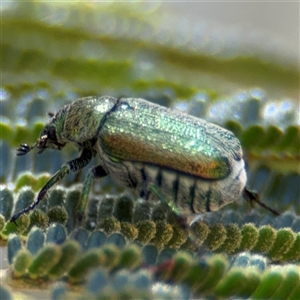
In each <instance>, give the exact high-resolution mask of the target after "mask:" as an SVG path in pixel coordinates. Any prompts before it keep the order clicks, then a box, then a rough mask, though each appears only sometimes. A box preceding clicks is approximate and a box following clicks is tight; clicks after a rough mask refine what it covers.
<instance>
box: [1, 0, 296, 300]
mask: <svg viewBox="0 0 300 300" xmlns="http://www.w3.org/2000/svg"><path fill="white" fill-rule="evenodd" d="M169 20H170V22H171V19H169ZM1 22H2V23H1V26H2V35H1V73H2V75H1V102H0V104H1V124H0V126H1V127H0V134H1V136H0V138H1V172H0V180H1V182H2V183H3V185H2V186H1V193H2V194H1V195H2V198H1V199H0V201H2V203H1V205H0V206H1V210H2V214H3V211H4V209H3V207H5V205H7V203H9V201H8V200H7V199H8V198H9V197H11V199H12V202H15V201H16V199H17V197H20V194H21V193H19V192H20V191H24V190H22V188H24V186H30V187H31V191H32V190H33V191H35V192H36V191H38V190H39V189H40V187H41V186H42V185H43V184H44V182H45V180H47V178H48V175H47V174H44V173H43V175H40V176H39V175H37V174H38V173H40V172H49V173H50V174H53V173H54V172H55V171H56V170H57V169H58V168H59V167H60V165H61V164H62V163H63V162H64V161H66V160H67V159H70V157H73V156H74V155H75V152H74V151H73V150H72V149H69V151H66V153H64V154H62V155H61V154H59V153H54V154H53V153H50V154H49V153H48V154H46V153H45V154H43V155H42V156H41V157H37V156H36V155H35V154H30V155H28V157H27V156H26V157H22V158H19V159H16V157H15V150H14V149H15V148H16V147H17V146H18V145H19V144H20V143H28V144H31V143H33V142H35V140H36V138H37V137H38V135H39V132H40V130H41V129H42V127H43V124H44V123H45V122H46V117H45V115H46V113H47V112H48V111H53V112H56V111H57V110H59V109H60V108H61V107H62V106H63V105H64V104H66V103H68V102H70V101H71V100H74V99H76V98H78V97H81V96H87V95H105V94H107V95H111V96H116V97H120V96H125V97H126V96H128V97H142V98H145V99H148V100H150V101H153V102H157V103H160V104H162V105H166V106H172V107H176V108H179V109H184V110H185V111H187V112H189V113H194V114H196V115H197V116H198V117H202V118H204V119H208V120H210V121H213V122H215V123H219V124H220V125H222V126H225V127H227V128H229V129H230V130H232V131H233V132H234V133H235V134H236V135H237V136H238V137H239V138H240V140H241V143H242V146H243V149H244V152H245V157H246V160H247V162H248V163H249V185H250V186H251V187H253V188H256V189H257V190H259V192H261V195H262V201H264V202H266V203H267V204H268V205H270V206H272V207H273V208H275V209H277V210H278V211H280V212H281V214H282V216H281V217H279V218H278V219H276V218H275V217H273V216H270V214H269V212H267V211H264V210H261V209H260V208H255V209H253V210H252V211H251V209H250V207H249V206H247V204H245V203H242V204H239V205H236V204H235V205H230V206H228V207H225V208H224V209H222V210H221V211H220V212H218V213H217V214H216V215H213V216H208V217H204V225H203V224H202V223H201V224H200V225H201V226H200V225H199V228H195V231H196V232H197V234H198V236H197V239H200V237H202V238H203V239H202V240H201V243H202V242H204V241H205V242H204V244H205V245H206V250H207V252H205V253H206V255H208V254H212V253H214V250H215V249H218V252H219V253H222V254H223V255H224V257H223V258H222V259H219V256H217V255H215V254H213V255H212V256H211V257H210V258H208V260H207V261H205V262H207V266H208V267H207V268H208V269H209V271H210V272H211V273H210V276H211V280H212V281H209V282H210V284H211V286H210V284H208V283H206V285H207V286H206V285H205V284H203V285H202V286H197V285H196V286H195V283H191V282H193V281H192V279H190V281H189V278H190V277H188V275H187V277H184V278H183V279H182V281H180V280H179V279H178V277H176V276H177V275H176V274H177V273H176V272H177V271H176V270H175V269H172V268H171V269H168V268H164V267H161V268H159V269H158V271H157V274H156V275H157V276H158V278H159V280H160V282H171V283H173V284H175V285H177V284H179V285H180V284H181V283H182V282H185V284H187V283H188V284H190V287H192V288H191V290H192V295H196V296H202V297H206V296H212V295H213V296H214V297H217V298H218V297H220V298H222V297H227V296H229V295H231V296H232V295H239V293H238V292H236V291H235V287H234V286H232V282H234V281H235V280H237V279H236V278H239V277H240V276H245V278H246V279H245V280H246V281H247V282H251V280H250V279H251V278H252V279H253V276H252V275H253V274H252V273H251V272H252V271H251V270H250V271H249V270H247V271H245V272H243V271H242V270H239V269H236V270H232V269H230V268H229V267H228V265H227V264H228V262H229V261H231V259H232V255H229V254H228V253H235V254H236V253H237V252H236V251H237V248H236V247H237V246H236V247H235V248H234V249H235V250H234V251H233V250H232V251H229V250H228V249H229V248H230V247H229V246H228V245H232V244H231V243H233V244H234V243H235V241H232V242H231V241H230V238H232V237H234V236H237V235H239V234H237V232H242V233H240V235H239V243H242V245H243V246H245V243H246V242H245V241H244V240H243V237H245V232H244V231H246V232H248V231H247V228H246V229H245V228H244V227H243V226H242V225H241V224H245V223H247V222H252V223H253V224H254V225H253V226H254V228H255V229H253V228H252V227H251V228H252V229H253V230H254V231H255V230H257V231H259V232H260V233H259V234H260V235H259V238H260V239H263V237H264V235H263V234H264V232H266V233H265V238H268V236H272V238H271V240H270V243H273V244H274V245H275V246H276V247H275V246H274V247H273V248H272V249H269V250H270V251H269V250H268V251H266V249H265V250H262V249H263V246H262V245H260V244H259V242H260V241H259V238H258V241H257V240H256V242H255V244H253V245H251V246H250V247H249V248H246V247H245V248H241V249H249V250H250V249H255V247H256V252H255V251H254V252H255V253H259V254H260V255H262V258H261V259H262V261H264V259H266V261H267V263H266V268H265V269H264V272H265V273H264V276H265V277H263V279H261V281H260V283H261V284H260V286H258V287H257V288H253V290H252V291H255V292H254V293H252V292H248V294H247V293H246V292H245V290H246V287H245V290H244V293H245V294H246V295H252V297H253V298H259V297H260V296H261V295H266V294H264V291H265V289H266V287H267V286H268V285H270V282H271V284H274V282H276V280H278V278H281V280H282V282H284V283H285V284H286V285H287V286H289V284H290V282H291V281H290V280H294V281H295V283H294V284H293V285H292V288H290V293H288V292H287V291H286V290H284V292H282V291H281V292H280V291H279V290H277V294H276V289H274V294H270V295H269V297H271V298H272V297H273V298H274V299H275V298H276V299H281V298H282V299H284V297H285V299H287V298H288V297H290V299H293V297H294V295H296V293H297V291H298V290H299V287H300V279H299V277H300V275H299V259H300V255H299V251H298V249H297V248H298V246H300V245H299V240H300V238H299V232H300V222H299V213H300V205H299V200H300V198H299V183H300V182H299V179H300V177H299V147H300V132H299V123H298V122H299V119H298V118H299V116H298V104H299V103H298V101H299V99H298V97H299V68H298V66H297V65H296V64H293V63H287V62H282V61H280V60H278V58H276V57H275V55H274V57H273V56H272V53H270V55H269V57H268V59H266V58H263V57H262V56H261V55H260V54H259V53H257V55H254V54H251V55H250V54H245V53H244V52H243V50H242V49H241V50H240V51H239V50H236V51H235V53H234V54H233V53H229V54H230V55H228V49H227V48H229V45H226V43H225V45H223V46H222V47H221V48H220V50H219V51H218V52H217V53H215V52H212V51H211V49H210V48H209V47H205V43H204V42H202V40H201V38H200V39H199V41H197V43H196V46H195V45H194V44H193V43H192V42H193V39H192V37H190V35H189V34H188V33H186V35H180V34H179V33H178V32H179V31H178V27H176V26H174V27H172V26H168V27H165V28H164V24H166V19H165V16H164V15H162V14H161V13H160V11H159V10H157V9H151V6H150V8H149V7H148V9H147V8H146V6H143V5H142V4H133V3H131V4H126V3H123V4H121V3H115V4H105V3H101V4H99V3H98V4H92V3H63V2H62V3H59V2H57V3H55V4H53V3H46V2H11V3H7V4H6V5H5V6H3V7H2V18H1ZM172 22H173V24H176V21H175V20H173V21H172ZM162 28H164V30H163V29H162ZM202 38H203V41H204V40H205V39H206V38H207V37H205V35H204V36H203V37H202ZM237 88H238V90H237ZM286 99H290V100H289V101H288V100H286ZM276 101H277V102H276ZM272 105H273V106H272ZM266 107H269V108H272V107H273V108H274V107H275V108H276V109H277V114H275V115H273V117H271V118H270V117H269V116H268V115H267V114H266ZM284 109H286V111H284ZM24 171H30V172H32V173H26V174H23V173H22V172H24ZM81 175H82V174H81ZM82 178H83V176H81V182H82ZM77 179H78V178H77ZM74 180H75V178H74V177H72V176H70V177H69V178H67V179H66V180H65V181H64V182H63V184H64V185H65V186H69V185H71V184H72V182H74ZM105 184H108V185H110V184H111V183H105ZM103 185H104V183H103ZM3 191H4V192H3ZM7 191H10V192H11V194H9V192H7ZM102 191H105V186H104V187H102ZM108 191H111V190H109V189H108ZM113 191H114V192H115V193H116V194H118V191H119V188H116V189H113ZM5 193H7V194H5ZM4 194H5V195H8V194H9V195H10V196H6V197H4V196H3V195H4ZM7 197H8V198H7ZM30 197H31V196H30ZM30 197H29V198H30ZM33 197H34V194H33ZM58 199H61V198H59V197H58ZM5 201H6V202H5ZM4 202H5V203H4ZM12 202H11V203H12ZM133 206H134V204H133ZM11 209H12V207H11ZM8 211H9V209H8ZM10 214H11V211H10V213H8V214H7V215H5V214H4V216H5V218H4V219H3V226H2V229H3V230H4V231H3V232H2V240H3V243H4V244H5V243H6V241H7V239H8V233H11V232H15V231H16V229H15V228H9V226H8V225H7V224H8V223H6V222H7V220H8V219H9V217H10ZM216 219H217V220H219V221H220V223H218V224H216V222H215V220H216ZM31 221H32V220H31ZM56 221H57V219H56ZM110 221H111V220H109V222H110ZM230 223H235V225H234V226H236V227H234V226H233V225H232V224H231V225H230ZM5 224H6V225H5ZM107 224H108V223H107ZM109 224H111V223H109ZM121 224H122V226H123V227H122V228H123V229H120V228H121V225H118V226H119V227H118V226H117V225H115V223H114V225H113V226H116V227H114V228H115V230H112V231H118V232H119V231H121V232H122V234H123V235H125V236H126V234H125V233H124V232H127V234H128V235H127V236H126V238H128V236H129V233H128V232H130V234H133V233H132V232H133V231H130V230H133V229H130V230H129V229H127V231H126V230H125V229H124V228H125V227H124V226H125V225H126V224H125V225H124V224H123V223H122V222H121ZM102 225H103V227H102V229H103V228H104V229H105V231H106V233H107V232H108V231H109V230H108V227H109V226H108V225H105V224H102ZM264 225H265V226H268V227H267V229H266V227H262V226H264ZM5 226H6V227H5ZM7 226H8V227H7ZM105 226H107V227H105ZM126 226H129V227H130V225H128V224H127V225H126ZM139 226H140V227H139ZM139 226H137V231H136V232H138V230H140V231H139V232H140V235H141V232H143V231H142V229H141V228H142V225H139ZM143 226H144V225H143ZM145 226H146V225H145ZM147 226H150V225H149V224H148V225H147ZM151 226H152V225H151ZM151 226H150V227H151ZM156 226H160V225H157V224H156ZM205 226H206V227H205ZM129 227H126V228H129ZM150 227H145V228H147V230H149V228H150ZM24 228H25V227H24ZM26 228H27V227H26ZM26 228H25V229H24V231H23V232H21V233H22V234H23V235H22V234H21V236H22V239H23V238H24V239H25V240H26V234H24V233H25V232H26ZM116 228H117V229H116ZM130 228H131V227H130ZM157 228H158V227H157ZM208 228H209V229H208ZM2 229H1V230H2ZM252 229H251V230H252ZM5 230H6V231H5ZM122 230H123V231H122ZM147 230H146V231H145V232H147ZM164 230H165V231H162V232H164V233H165V234H166V232H167V229H164ZM197 230H198V231H197ZM206 230H207V232H210V233H212V232H216V234H215V235H213V234H211V235H210V236H209V237H208V233H207V234H206V233H203V232H206ZM243 230H244V231H243ZM280 230H281V231H280ZM19 233H20V232H19ZM27 233H28V232H27ZM137 234H138V233H137ZM133 235H134V234H133ZM199 236H200V237H199ZM204 237H205V238H204ZM206 238H207V240H206ZM132 239H133V238H132ZM141 239H142V237H140V241H141ZM157 239H158V237H157ZM232 239H233V240H234V238H232ZM146 240H147V239H146ZM150 240H151V239H150V238H149V239H148V241H146V242H145V243H146V244H147V243H148V242H149V241H150ZM220 241H222V242H220ZM226 241H227V242H226ZM198 242H199V241H198ZM261 242H262V241H261ZM284 242H286V243H287V246H285V247H283V245H284ZM152 243H154V242H153V241H152ZM174 243H175V242H174ZM199 243H200V242H199ZM226 243H227V244H226ZM243 243H244V244H243ZM256 243H257V244H256ZM297 243H298V244H297ZM150 244H151V243H150ZM154 244H155V243H154ZM155 245H156V246H157V247H158V249H160V251H161V248H164V245H162V244H159V243H158V241H157V240H156V244H155ZM158 245H160V246H158ZM222 245H223V246H222ZM226 245H227V246H228V247H227V248H226ZM236 245H237V244H236ZM239 245H240V244H239ZM255 245H256V246H255ZM297 245H298V246H297ZM222 247H223V248H222ZM45 248H46V247H45ZM175 248H176V247H175ZM186 248H189V247H186ZM190 249H192V248H190ZM291 249H292V250H291ZM293 249H294V250H293ZM289 250H290V252H291V251H292V254H291V253H290V252H289ZM47 251H50V252H51V251H54V252H55V251H63V250H57V249H56V248H55V249H54V250H53V249H52V248H50V249H48V248H46V249H44V253H48V252H47ZM190 251H192V250H190ZM293 251H294V252H293ZM297 251H298V252H297ZM50 252H49V253H50ZM54 252H53V253H54ZM175 252H176V251H175ZM175 252H174V253H175ZM192 252H193V251H192ZM51 253H52V252H51ZM130 253H131V252H130ZM135 253H136V252H134V251H133V254H132V255H133V257H135ZM287 253H289V254H290V256H286V255H287ZM295 253H296V254H295ZM297 253H298V254H297ZM21 254H22V255H21ZM21 254H19V257H21V258H19V259H23V261H27V258H28V254H26V253H25V254H24V253H23V252H22V253H21ZM43 255H44V254H43ZM45 255H46V254H45ZM53 255H54V256H55V254H53ZM97 255H98V254H97ZM122 255H123V254H120V257H123V256H122ZM124 255H125V254H124ZM177 255H179V257H176V258H174V259H173V263H174V264H176V263H177V262H178V261H179V266H178V268H179V269H180V262H182V261H184V262H185V263H186V265H185V267H186V266H188V269H189V270H191V272H192V270H193V268H196V263H195V261H196V260H197V258H196V257H193V259H195V261H194V260H191V259H190V258H186V257H185V256H184V257H183V258H182V257H181V256H180V255H181V254H180V253H179V254H177ZM297 255H298V256H297ZM24 257H25V258H24ZM208 257H209V256H208ZM266 257H267V258H266ZM270 258H271V260H273V261H274V260H276V261H277V262H279V264H280V266H278V267H277V269H276V270H275V271H274V269H273V267H272V265H269V262H270V260H269V259H270ZM275 258H276V259H275ZM39 259H41V258H39ZM205 259H206V258H205ZM120 260H121V261H122V259H121V258H120ZM137 261H139V260H137ZM286 262H289V263H290V265H289V266H288V267H287V265H286ZM28 263H29V262H28ZM35 263H36V264H37V265H39V260H36V261H35ZM133 265H134V266H135V267H136V266H137V265H138V263H137V265H135V264H133ZM33 268H34V266H31V269H30V268H29V270H32V269H33ZM124 268H127V267H124ZM141 268H142V267H141ZM183 268H184V267H183ZM287 268H290V269H287ZM25 269H26V268H25ZM25 269H24V270H25ZM18 270H19V269H18ZM26 270H27V269H26ZM128 270H129V271H128V272H129V273H130V272H132V270H131V269H130V268H129V267H128ZM180 270H182V269H180ZM197 270H198V269H197ZM225 270H227V271H228V270H229V271H228V272H227V271H225ZM16 271H17V269H16V267H15V269H14V272H15V273H16ZM19 272H21V271H19ZM22 272H23V271H22ZM22 272H21V273H20V274H26V272H27V271H26V272H25V273H22ZM197 272H201V269H200V270H198V271H197ZM247 272H248V273H247ZM249 272H250V273H249ZM255 272H256V271H255ZM269 273H270V274H271V275H270V276H269V275H268V274H269ZM275 273H276V274H275ZM297 273H298V277H297V275H295V278H296V279H294V277H293V276H292V275H291V274H297ZM30 274H31V273H30ZM34 274H36V273H34ZM70 274H73V273H72V272H71V273H70ZM101 274H102V273H101ZM249 274H250V275H249ZM274 274H275V275H276V276H277V277H276V276H275V275H274ZM102 275H103V274H102ZM102 275H101V276H102ZM22 276H23V275H22ZM22 276H21V277H22ZM43 276H44V275H43ZM69 276H70V278H74V277H72V275H69ZM99 276H100V275H99ZM103 276H104V275H103ZM105 276H108V275H105ZM199 276H200V275H199ZM251 276H252V277H251ZM255 276H257V274H256V273H255ZM255 276H254V277H255ZM272 276H273V277H274V278H275V279H274V278H273V277H272ZM8 277H9V276H8ZM200 277H201V276H200ZM290 277H291V278H292V279H289V278H290ZM176 278H177V279H176ZM255 278H256V277H255ZM69 280H71V282H72V279H69ZM272 280H273V281H272ZM297 280H298V281H297ZM8 282H10V281H9V280H8ZM211 282H214V284H213V283H211ZM253 282H254V281H253ZM253 282H252V283H253ZM10 284H12V282H10ZM23 284H24V283H20V282H17V283H16V282H14V283H13V286H15V287H18V288H19V289H20V290H21V291H22V286H23ZM31 284H32V286H35V282H34V281H33V283H31ZM6 286H7V285H6ZM249 286H251V284H250V283H249ZM254 286H255V284H254ZM3 288H4V289H6V287H3ZM47 288H48V287H47ZM297 288H298V290H297ZM45 289H46V285H45ZM58 289H59V288H58ZM87 290H88V288H87ZM85 291H86V290H85ZM109 291H110V289H109V288H108V292H107V293H108V294H109ZM88 292H89V290H88ZM280 293H281V294H280ZM74 295H75V296H74V297H76V293H75V294H74ZM77 295H78V294H77ZM173 296H174V297H175V298H176V293H175V295H173ZM177 296H178V294H177ZM15 297H16V296H15ZM22 297H23V296H22ZM139 297H141V295H139ZM149 297H151V296H149ZM15 299H17V298H15Z"/></svg>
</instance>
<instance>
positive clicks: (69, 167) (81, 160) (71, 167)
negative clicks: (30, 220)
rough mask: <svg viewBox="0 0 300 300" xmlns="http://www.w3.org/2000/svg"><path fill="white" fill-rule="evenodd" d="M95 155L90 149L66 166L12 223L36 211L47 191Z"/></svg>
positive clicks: (14, 217)
mask: <svg viewBox="0 0 300 300" xmlns="http://www.w3.org/2000/svg"><path fill="white" fill-rule="evenodd" d="M92 157H93V153H92V151H91V150H89V149H83V150H82V152H81V155H80V157H78V158H76V159H73V160H71V161H69V162H67V163H65V164H63V165H62V167H61V168H60V169H59V170H58V171H57V172H56V173H55V174H54V175H53V176H52V177H51V178H50V180H49V181H48V182H47V183H46V184H45V185H44V187H43V188H42V189H41V191H40V192H39V194H38V196H37V199H36V200H35V201H34V202H33V203H32V204H31V205H29V206H28V207H26V208H25V209H23V210H22V211H20V212H18V213H16V214H15V215H13V216H12V218H11V219H10V221H11V222H14V223H15V222H16V220H17V219H18V218H19V217H20V216H21V215H23V214H26V213H28V212H29V211H31V210H32V209H34V208H35V207H36V206H37V205H38V204H39V202H40V201H41V200H42V199H43V198H44V196H45V194H46V193H47V191H48V190H49V189H50V188H51V187H52V186H53V185H54V184H56V183H57V182H58V181H60V180H61V179H62V178H64V177H65V175H66V174H68V173H70V171H71V172H78V171H79V170H80V169H82V168H83V167H85V166H86V165H87V164H88V163H89V162H90V161H91V159H92Z"/></svg>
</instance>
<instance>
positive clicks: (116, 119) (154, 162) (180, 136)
mask: <svg viewBox="0 0 300 300" xmlns="http://www.w3.org/2000/svg"><path fill="white" fill-rule="evenodd" d="M50 117H51V119H50V121H49V122H48V124H46V126H45V128H44V129H43V131H42V132H41V134H40V138H38V140H37V142H36V143H35V144H34V145H33V146H28V145H27V144H22V145H21V147H20V148H19V149H18V152H17V155H19V156H20V155H25V154H27V153H28V152H29V151H31V150H32V149H34V148H37V149H38V153H42V152H43V151H44V150H45V149H47V148H50V149H57V150H62V149H63V148H64V147H65V145H66V144H68V143H72V144H74V145H75V146H76V147H77V148H78V150H79V151H80V154H79V157H78V158H76V159H73V160H71V161H69V162H67V163H65V164H63V165H62V167H61V168H60V169H59V170H58V171H57V172H56V173H55V174H54V175H53V176H52V177H51V178H50V180H49V181H48V182H47V183H46V184H45V186H44V187H43V188H42V189H41V191H40V192H39V194H38V197H37V199H36V200H35V201H34V202H33V203H32V204H31V205H30V206H28V207H27V208H25V209H24V210H23V211H21V212H19V213H17V214H15V215H14V216H13V217H12V219H11V221H13V222H15V221H16V220H17V218H18V217H19V216H20V215H22V214H24V213H28V212H29V211H30V210H32V209H33V208H34V207H35V206H36V205H37V204H38V203H39V202H40V201H41V200H42V199H43V197H44V196H45V194H46V193H47V191H48V190H49V189H50V188H51V187H52V186H53V185H54V184H56V183H57V182H58V181H60V180H61V179H62V178H63V177H64V176H65V175H66V174H68V173H69V172H78V171H79V170H80V169H82V168H83V167H85V166H86V165H88V164H89V162H90V161H91V159H92V158H93V157H95V156H96V155H98V157H99V158H100V164H99V165H98V166H95V167H93V168H92V169H91V170H90V172H89V173H88V175H87V177H86V180H85V182H84V186H83V191H82V199H81V207H80V215H81V217H82V216H83V214H84V209H85V206H86V202H87V199H88V195H89V191H90V187H91V183H92V181H93V179H94V178H101V177H105V176H107V175H110V176H111V177H112V179H114V180H115V181H117V182H118V183H120V184H122V185H123V186H125V187H130V188H133V189H135V190H136V191H137V193H138V195H139V196H140V197H141V198H143V199H146V200H147V199H150V198H153V197H157V192H155V191H154V190H153V186H155V187H157V189H158V190H160V191H161V193H163V194H164V195H168V197H169V198H170V199H171V200H172V203H173V204H174V206H175V207H176V211H177V213H178V215H181V216H187V215H191V214H201V213H204V212H210V211H216V210H218V209H220V208H221V207H223V206H225V205H227V204H229V203H231V202H235V201H239V200H240V199H241V198H242V197H244V198H245V199H246V200H249V201H251V202H253V201H256V202H258V203H259V204H261V203H260V202H259V200H258V198H257V196H256V195H255V194H254V193H252V192H250V191H249V190H247V189H246V181H247V177H246V171H245V164H244V160H243V153H242V148H241V145H240V142H239V140H238V139H237V138H236V137H235V136H234V134H233V133H232V132H230V131H228V130H226V129H224V128H222V127H220V126H217V125H215V124H212V123H209V122H206V121H204V120H202V119H199V118H196V117H193V116H190V115H188V114H184V113H182V112H178V111H175V110H171V109H168V108H166V107H163V106H160V105H157V104H154V103H151V102H148V101H146V100H143V99H137V98H121V99H116V98H113V97H109V96H102V97H86V98H81V99H78V100H76V101H74V102H72V103H71V104H69V105H66V106H64V107H63V108H62V109H61V110H60V111H58V113H57V114H55V115H54V114H50ZM173 204H172V206H173ZM261 205H263V206H264V207H265V208H267V209H269V210H270V211H272V212H273V213H274V214H278V213H277V212H276V211H274V210H272V209H270V208H268V207H267V206H265V205H264V204H261Z"/></svg>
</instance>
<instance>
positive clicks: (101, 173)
mask: <svg viewBox="0 0 300 300" xmlns="http://www.w3.org/2000/svg"><path fill="white" fill-rule="evenodd" d="M107 175H108V173H107V172H106V171H105V170H104V169H103V167H102V166H100V165H99V166H97V167H94V168H93V169H91V170H90V171H89V173H88V175H87V176H86V178H85V182H84V185H83V189H82V194H81V200H80V208H79V211H78V215H77V219H78V222H79V223H80V224H81V223H82V222H83V219H84V215H85V208H86V203H87V200H88V197H89V193H90V189H91V185H92V181H93V180H94V179H95V178H101V177H105V176H107Z"/></svg>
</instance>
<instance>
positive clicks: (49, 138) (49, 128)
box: [17, 121, 66, 156]
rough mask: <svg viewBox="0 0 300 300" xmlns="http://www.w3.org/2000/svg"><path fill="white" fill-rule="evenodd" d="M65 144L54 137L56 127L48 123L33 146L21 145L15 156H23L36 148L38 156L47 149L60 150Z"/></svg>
mask: <svg viewBox="0 0 300 300" xmlns="http://www.w3.org/2000/svg"><path fill="white" fill-rule="evenodd" d="M65 145H66V144H65V143H64V144H62V143H59V142H58V140H57V135H56V127H55V125H54V124H53V123H52V122H51V121H50V123H48V124H47V125H46V126H45V127H44V129H43V130H42V132H41V134H40V137H39V138H38V140H37V142H36V143H35V144H34V145H33V146H28V145H27V144H21V147H20V148H18V149H17V155H18V156H21V155H25V154H27V153H28V152H29V151H31V150H32V149H34V148H38V149H39V151H38V154H40V153H43V152H44V151H45V150H46V149H47V148H50V149H56V150H61V149H62V148H63V147H64V146H65Z"/></svg>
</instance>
